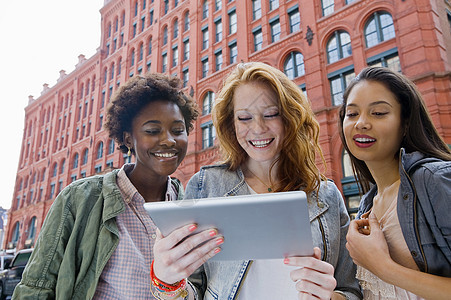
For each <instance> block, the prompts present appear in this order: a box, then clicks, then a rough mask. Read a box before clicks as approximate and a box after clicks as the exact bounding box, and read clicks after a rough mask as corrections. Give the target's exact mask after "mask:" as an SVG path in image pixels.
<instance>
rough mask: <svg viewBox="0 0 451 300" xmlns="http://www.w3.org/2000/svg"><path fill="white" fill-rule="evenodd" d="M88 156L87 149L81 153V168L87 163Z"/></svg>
mask: <svg viewBox="0 0 451 300" xmlns="http://www.w3.org/2000/svg"><path fill="white" fill-rule="evenodd" d="M88 155H89V149H88V148H86V149H85V151H84V152H83V161H82V165H83V166H84V165H86V164H87V163H88Z"/></svg>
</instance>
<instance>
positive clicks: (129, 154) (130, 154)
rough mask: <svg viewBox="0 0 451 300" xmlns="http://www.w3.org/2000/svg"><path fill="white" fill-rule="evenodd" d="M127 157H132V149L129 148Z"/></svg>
mask: <svg viewBox="0 0 451 300" xmlns="http://www.w3.org/2000/svg"><path fill="white" fill-rule="evenodd" d="M127 155H128V156H132V149H130V147H128V152H127Z"/></svg>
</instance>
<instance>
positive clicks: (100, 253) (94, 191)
mask: <svg viewBox="0 0 451 300" xmlns="http://www.w3.org/2000/svg"><path fill="white" fill-rule="evenodd" d="M118 172H119V170H114V171H112V172H110V173H107V174H105V175H98V176H93V177H88V178H85V179H81V180H77V181H75V182H73V183H71V184H70V185H69V186H67V187H66V188H65V189H63V191H62V192H61V193H60V194H59V195H58V197H57V198H56V199H55V201H54V202H53V205H52V207H51V208H50V211H49V213H48V214H47V217H46V218H45V221H44V224H43V225H42V229H41V232H40V234H39V237H38V239H37V242H36V247H35V249H34V251H33V253H32V255H31V257H30V260H29V262H28V264H27V266H26V268H25V270H24V273H23V276H22V280H21V282H20V283H19V284H18V285H17V286H16V289H15V290H14V294H13V299H91V298H92V297H93V296H94V293H95V291H96V287H97V283H98V281H99V277H100V275H101V274H102V271H103V269H104V267H105V265H106V263H107V261H108V260H109V259H110V257H111V255H112V254H113V252H114V250H115V249H116V247H117V245H118V243H119V232H118V227H117V224H116V216H118V215H119V214H120V213H122V212H123V211H124V210H125V203H124V201H123V199H122V195H121V192H120V190H119V187H118V186H117V184H116V178H117V173H118ZM172 183H173V184H174V185H175V186H176V187H177V189H178V191H179V193H178V195H179V196H178V197H179V198H181V197H183V188H182V186H181V184H180V182H179V181H178V180H177V179H172Z"/></svg>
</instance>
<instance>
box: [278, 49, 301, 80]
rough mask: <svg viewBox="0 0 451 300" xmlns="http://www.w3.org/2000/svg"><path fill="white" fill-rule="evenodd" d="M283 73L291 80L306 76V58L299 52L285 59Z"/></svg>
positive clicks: (292, 53)
mask: <svg viewBox="0 0 451 300" xmlns="http://www.w3.org/2000/svg"><path fill="white" fill-rule="evenodd" d="M283 71H284V72H285V74H286V75H287V76H288V78H290V79H294V78H296V77H300V76H303V75H305V68H304V56H303V55H302V54H301V53H300V52H297V51H294V52H291V53H290V54H289V55H288V57H287V58H286V59H285V63H284V64H283Z"/></svg>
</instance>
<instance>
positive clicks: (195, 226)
mask: <svg viewBox="0 0 451 300" xmlns="http://www.w3.org/2000/svg"><path fill="white" fill-rule="evenodd" d="M196 229H197V225H196V224H193V225H191V226H190V227H188V230H189V231H190V232H193V231H194V230H196Z"/></svg>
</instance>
